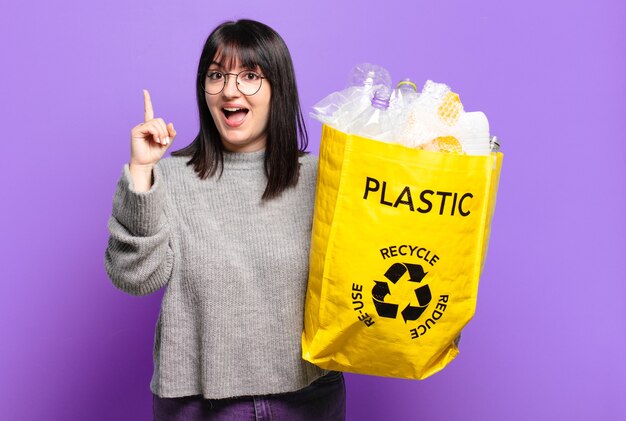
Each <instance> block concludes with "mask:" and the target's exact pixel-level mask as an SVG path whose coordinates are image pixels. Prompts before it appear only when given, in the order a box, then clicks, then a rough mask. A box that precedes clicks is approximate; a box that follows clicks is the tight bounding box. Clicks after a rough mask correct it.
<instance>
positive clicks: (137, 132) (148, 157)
mask: <svg viewBox="0 0 626 421" xmlns="http://www.w3.org/2000/svg"><path fill="white" fill-rule="evenodd" d="M143 104H144V113H143V120H144V121H143V123H141V124H139V125H137V126H135V127H133V128H132V130H131V131H130V165H129V170H130V175H131V177H132V179H133V184H134V188H135V190H136V191H138V192H147V191H148V190H150V188H151V186H152V168H153V167H154V166H155V165H156V163H157V162H159V160H160V159H161V158H162V157H163V155H164V154H165V151H167V149H168V148H169V146H170V145H171V144H172V142H173V141H174V138H175V137H176V130H174V125H173V124H172V123H170V124H168V125H165V121H163V119H162V118H154V110H153V109H152V101H150V94H149V93H148V91H147V90H145V89H144V91H143Z"/></svg>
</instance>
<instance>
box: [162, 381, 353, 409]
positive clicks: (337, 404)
mask: <svg viewBox="0 0 626 421" xmlns="http://www.w3.org/2000/svg"><path fill="white" fill-rule="evenodd" d="M153 396H154V397H153V413H154V420H155V421H179V420H180V421H182V420H185V421H187V420H189V421H191V420H210V421H226V420H233V421H235V420H236V421H248V420H250V421H253V420H254V421H270V420H271V421H281V420H285V421H309V420H310V421H343V420H345V417H346V385H345V382H344V379H343V374H342V373H340V372H338V371H331V372H330V373H328V374H327V375H326V376H324V377H320V378H319V379H317V380H316V381H314V382H313V383H311V385H309V386H307V387H305V388H304V389H301V390H298V391H296V392H291V393H282V394H277V395H266V396H245V397H238V398H231V399H204V398H203V397H202V395H195V396H185V397H182V398H160V397H159V396H157V395H153Z"/></svg>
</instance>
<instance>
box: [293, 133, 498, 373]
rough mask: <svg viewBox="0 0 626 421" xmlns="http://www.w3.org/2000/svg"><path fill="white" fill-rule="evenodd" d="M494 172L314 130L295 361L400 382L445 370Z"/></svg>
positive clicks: (480, 255) (481, 256)
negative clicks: (317, 137) (313, 176)
mask: <svg viewBox="0 0 626 421" xmlns="http://www.w3.org/2000/svg"><path fill="white" fill-rule="evenodd" d="M501 163H502V154H501V153H492V154H491V155H488V156H467V155H455V154H447V153H440V152H430V151H424V150H416V149H411V148H407V147H404V146H401V145H393V144H387V143H382V142H377V141H374V140H370V139H366V138H362V137H359V136H353V135H347V134H345V133H342V132H339V131H337V130H335V129H333V128H331V127H328V126H324V127H323V132H322V141H321V146H320V157H319V170H318V180H317V188H316V200H315V214H314V222H313V235H312V241H311V256H310V273H309V284H308V289H307V294H306V306H305V320H304V332H303V335H302V354H303V358H304V359H305V360H307V361H310V362H311V363H313V364H316V365H318V366H320V367H322V368H326V369H331V370H340V371H348V372H355V373H362V374H372V375H377V376H387V377H400V378H411V379H423V378H426V377H428V376H430V375H432V374H434V373H436V372H438V371H440V370H441V369H443V368H444V367H445V366H446V365H447V364H448V363H449V362H450V361H452V360H453V359H454V358H455V357H456V355H457V354H458V349H457V347H456V345H455V344H454V339H455V337H456V336H457V335H458V334H459V333H460V331H461V329H462V328H463V327H464V326H465V325H466V324H467V322H468V321H469V320H470V319H471V318H472V316H473V314H474V310H475V308H476V295H477V290H478V280H479V278H480V273H481V269H482V265H483V262H484V260H485V255H486V251H487V243H488V239H489V227H490V222H491V216H492V213H493V209H494V205H495V196H496V191H497V187H498V179H499V175H500V167H501Z"/></svg>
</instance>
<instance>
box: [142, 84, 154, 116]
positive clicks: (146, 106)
mask: <svg viewBox="0 0 626 421" xmlns="http://www.w3.org/2000/svg"><path fill="white" fill-rule="evenodd" d="M153 118H154V110H153V109H152V101H150V93H149V92H148V90H147V89H144V90H143V121H144V122H146V121H148V120H152V119H153Z"/></svg>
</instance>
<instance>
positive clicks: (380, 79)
mask: <svg viewBox="0 0 626 421" xmlns="http://www.w3.org/2000/svg"><path fill="white" fill-rule="evenodd" d="M383 87H384V88H387V89H389V88H390V87H391V76H390V74H389V72H388V71H387V70H386V69H385V68H384V67H381V66H378V65H375V64H370V63H362V64H358V65H356V66H354V68H353V69H352V71H351V73H350V76H349V78H348V86H347V87H346V88H345V89H343V90H341V91H339V92H333V93H332V94H330V95H328V96H327V97H326V98H324V99H323V100H321V101H320V102H318V103H317V104H315V105H314V106H313V110H314V111H313V112H312V113H311V117H313V118H315V119H317V120H319V121H321V122H322V123H325V124H328V125H331V126H333V127H335V128H336V129H338V130H341V131H344V132H345V131H346V130H347V127H348V126H349V125H350V123H351V122H352V121H353V120H354V119H355V117H356V116H357V115H359V114H360V113H362V112H363V111H364V110H366V109H367V108H369V106H370V102H371V100H372V98H373V96H374V91H376V90H377V89H380V88H383Z"/></svg>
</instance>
